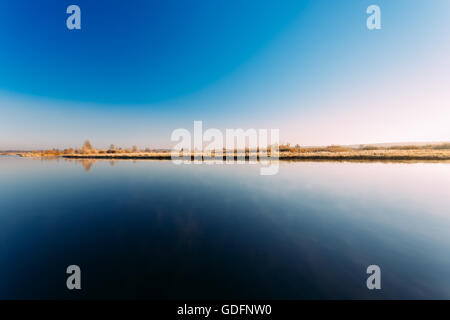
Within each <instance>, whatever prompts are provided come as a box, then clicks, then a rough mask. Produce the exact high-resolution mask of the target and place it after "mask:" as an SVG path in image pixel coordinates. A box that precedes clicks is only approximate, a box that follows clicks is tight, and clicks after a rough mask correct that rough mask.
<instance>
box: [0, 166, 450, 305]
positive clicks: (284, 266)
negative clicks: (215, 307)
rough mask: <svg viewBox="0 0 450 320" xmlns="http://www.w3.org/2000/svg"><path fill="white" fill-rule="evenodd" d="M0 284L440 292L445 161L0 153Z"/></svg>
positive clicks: (98, 291) (16, 289) (286, 295)
mask: <svg viewBox="0 0 450 320" xmlns="http://www.w3.org/2000/svg"><path fill="white" fill-rule="evenodd" d="M71 264H76V265H79V266H80V267H81V270H82V290H81V291H78V292H74V291H69V290H67V289H66V277H67V275H66V268H67V266H68V265H71ZM371 264H376V265H379V266H380V268H381V286H382V289H381V290H379V291H369V290H368V289H367V288H366V278H367V276H368V275H367V274H366V268H367V266H369V265H371ZM0 298H257V299H265V298H269V299H271V298H277V299H298V298H447V299H448V298H450V164H444V163H441V164H439V163H428V164H383V163H332V162H316V163H308V162H297V163H282V164H281V166H280V172H279V174H278V175H275V176H260V175H259V168H258V166H257V165H228V166H218V165H182V166H175V165H173V164H172V163H171V162H158V161H141V162H139V161H138V162H135V163H133V162H131V161H118V162H114V163H110V162H108V161H99V162H96V163H89V162H84V163H80V162H69V161H64V160H59V161H41V160H33V159H20V158H13V157H0Z"/></svg>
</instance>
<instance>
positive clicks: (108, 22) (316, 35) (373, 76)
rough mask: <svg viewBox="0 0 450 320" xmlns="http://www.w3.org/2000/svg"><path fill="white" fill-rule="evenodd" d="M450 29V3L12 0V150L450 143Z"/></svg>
mask: <svg viewBox="0 0 450 320" xmlns="http://www.w3.org/2000/svg"><path fill="white" fill-rule="evenodd" d="M72 4H75V5H78V6H79V7H80V8H81V29H80V30H69V29H68V28H67V27H66V19H67V17H68V16H69V14H67V13H66V9H67V7H68V6H69V5H72ZM372 4H376V5H378V6H379V7H380V8H381V27H382V28H381V29H380V30H368V29H367V27H366V19H367V18H368V16H369V15H368V14H367V13H366V8H367V7H368V6H369V5H372ZM449 35H450V1H448V0H395V1H392V0H390V1H389V0H370V1H366V0H341V1H334V0H326V1H325V0H309V1H308V0H278V1H274V0H257V1H256V0H246V1H237V0H189V1H180V0H177V1H175V0H158V1H156V0H129V1H121V0H96V1H92V0H70V1H65V0H54V1H52V0H40V1H25V0H0V149H2V150H7V149H37V148H53V147H56V148H66V147H79V146H81V145H82V143H83V142H84V140H86V139H89V140H90V141H91V142H92V144H93V145H94V146H95V147H98V148H104V147H107V146H109V145H110V144H115V145H116V146H123V147H129V146H131V145H138V146H139V147H142V148H144V147H151V148H165V147H171V146H173V145H174V144H175V142H171V141H170V135H171V133H172V132H173V131H174V130H175V129H177V128H186V129H188V130H191V131H192V130H193V123H194V121H195V120H201V121H203V127H204V128H205V129H207V128H218V129H220V130H225V129H227V128H243V129H248V128H255V129H279V130H280V139H281V142H282V143H286V142H289V143H291V144H300V145H331V144H371V143H382V142H410V141H414V142H416V141H450V125H449V124H450V59H449V58H448V57H449V56H450V37H449Z"/></svg>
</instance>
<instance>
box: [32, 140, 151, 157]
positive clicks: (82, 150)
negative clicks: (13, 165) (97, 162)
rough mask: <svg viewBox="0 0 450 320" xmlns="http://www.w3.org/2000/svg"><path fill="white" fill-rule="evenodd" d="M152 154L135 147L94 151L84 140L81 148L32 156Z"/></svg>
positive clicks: (88, 142)
mask: <svg viewBox="0 0 450 320" xmlns="http://www.w3.org/2000/svg"><path fill="white" fill-rule="evenodd" d="M149 152H152V150H151V149H150V148H145V149H142V150H140V149H139V148H138V147H137V146H133V147H131V148H125V149H124V148H120V147H116V146H115V145H113V144H112V145H110V147H109V149H107V150H104V149H96V148H94V147H93V146H92V144H91V142H90V141H89V140H86V141H85V142H84V144H83V146H82V147H81V148H67V149H64V150H60V149H51V150H36V151H33V153H34V154H36V153H37V154H41V155H45V156H60V155H69V154H121V153H149Z"/></svg>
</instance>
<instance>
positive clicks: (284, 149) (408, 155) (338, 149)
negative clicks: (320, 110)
mask: <svg viewBox="0 0 450 320" xmlns="http://www.w3.org/2000/svg"><path fill="white" fill-rule="evenodd" d="M133 149H134V150H133V151H136V152H131V151H132V150H129V149H124V150H122V149H116V148H110V149H109V150H96V149H93V148H92V149H90V150H86V149H84V150H83V149H81V150H74V149H65V150H57V149H52V150H38V151H33V152H29V153H22V154H20V155H21V156H23V157H64V158H70V159H160V160H169V159H171V153H170V152H169V151H152V150H150V149H146V150H144V151H138V150H137V148H136V147H134V148H133ZM224 153H225V152H224ZM234 154H235V156H242V157H249V156H255V157H256V156H257V155H258V152H257V150H248V149H246V150H245V151H244V150H241V151H238V150H234ZM181 155H183V153H180V156H181ZM213 155H214V153H213ZM184 156H187V157H192V158H193V157H194V156H196V157H202V158H204V159H208V158H210V157H206V156H205V155H202V154H200V153H196V154H195V153H193V152H192V153H185V154H184ZM269 156H270V151H269ZM279 159H280V160H363V161H372V160H375V161H378V160H389V161H403V160H406V161H407V160H419V161H421V160H437V161H441V160H450V143H443V144H437V145H423V146H417V145H405V146H392V147H385V148H383V147H378V146H371V145H361V146H359V147H357V148H349V147H343V146H328V147H313V148H310V147H300V146H296V147H291V146H289V145H281V146H280V147H279Z"/></svg>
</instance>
